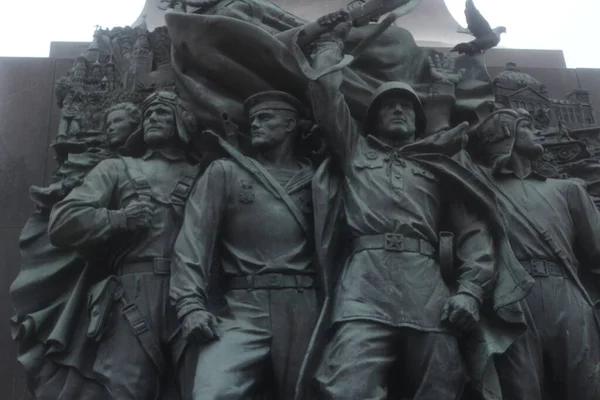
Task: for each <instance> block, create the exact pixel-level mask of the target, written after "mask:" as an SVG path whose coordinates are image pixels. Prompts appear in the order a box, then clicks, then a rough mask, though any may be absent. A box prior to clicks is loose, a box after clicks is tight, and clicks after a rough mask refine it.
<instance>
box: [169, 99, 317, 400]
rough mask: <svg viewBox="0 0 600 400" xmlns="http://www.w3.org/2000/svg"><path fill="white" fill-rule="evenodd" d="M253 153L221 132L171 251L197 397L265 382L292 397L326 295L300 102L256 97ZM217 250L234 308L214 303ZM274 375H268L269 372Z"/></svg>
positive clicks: (249, 108) (203, 399)
mask: <svg viewBox="0 0 600 400" xmlns="http://www.w3.org/2000/svg"><path fill="white" fill-rule="evenodd" d="M245 109H246V112H247V114H248V117H249V120H250V127H251V144H252V147H253V150H254V151H255V153H256V156H255V158H250V157H246V156H244V155H242V154H241V153H240V152H238V151H237V150H236V149H235V148H233V147H232V146H230V145H228V144H227V143H226V142H224V141H223V140H221V146H223V148H224V149H225V150H226V151H227V153H228V154H229V158H230V159H220V160H217V161H215V162H213V163H212V164H211V165H210V166H209V167H208V169H207V170H206V172H205V173H204V175H203V177H202V178H201V179H199V180H198V182H197V184H196V186H195V187H194V190H193V192H192V194H191V197H190V200H189V202H188V205H187V207H186V211H185V219H184V223H183V227H182V229H181V233H180V234H179V237H178V238H177V242H176V243H175V249H174V253H173V265H172V270H173V277H172V281H171V300H172V302H173V304H174V305H175V307H176V309H177V314H178V316H179V319H180V321H181V324H182V326H183V334H184V337H185V338H187V339H188V341H193V340H194V339H196V340H197V343H202V342H203V341H206V342H208V343H206V344H202V345H201V347H200V349H199V358H198V361H197V367H196V381H195V387H194V390H193V398H194V399H197V400H216V399H225V398H227V399H240V400H241V399H247V398H249V397H250V396H252V395H254V394H256V393H257V392H258V391H259V390H260V388H261V387H263V386H264V385H271V384H272V385H273V386H274V389H275V392H276V394H277V395H278V398H281V399H292V398H293V397H294V392H295V388H296V384H297V379H298V376H299V371H300V367H301V364H302V360H303V358H304V355H305V353H306V349H307V347H308V342H309V340H310V336H311V333H312V329H313V326H314V324H315V321H316V318H317V315H318V312H319V303H318V300H317V293H316V291H315V281H316V279H317V277H316V272H317V271H316V270H317V268H316V265H315V256H314V253H315V247H314V240H313V237H312V236H313V222H312V215H313V210H312V194H311V181H312V179H313V176H314V168H313V166H312V165H311V163H310V162H309V161H308V160H305V159H302V158H299V157H298V156H297V150H298V149H297V148H296V146H295V145H296V143H297V141H298V139H299V133H300V132H299V131H300V130H299V126H300V119H301V117H302V116H303V114H304V113H303V111H302V105H301V104H300V102H299V101H298V100H296V99H295V98H294V97H292V96H291V95H289V94H287V93H284V92H278V91H268V92H262V93H258V94H256V95H254V96H251V97H250V98H248V99H247V100H246V102H245ZM213 258H214V259H216V260H217V264H218V265H219V267H220V268H221V271H220V275H221V276H222V277H223V278H222V279H223V282H222V283H223V285H224V290H225V295H224V296H225V300H226V302H227V307H226V309H225V311H224V312H223V313H221V314H217V315H213V314H211V313H210V312H209V311H208V310H207V300H208V289H209V287H208V284H209V280H208V277H209V271H210V268H211V265H212V263H213ZM269 374H270V376H269Z"/></svg>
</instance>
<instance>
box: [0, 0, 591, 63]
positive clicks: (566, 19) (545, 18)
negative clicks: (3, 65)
mask: <svg viewBox="0 0 600 400" xmlns="http://www.w3.org/2000/svg"><path fill="white" fill-rule="evenodd" d="M321 1H326V0H321ZM349 1H350V0H349ZM422 1H430V0H422ZM445 1H446V5H447V6H448V8H449V10H450V12H451V14H452V15H453V16H454V17H455V18H456V19H457V20H458V22H459V23H461V24H463V25H464V22H465V21H464V15H463V10H464V0H445ZM23 3H25V4H26V6H25V5H23ZM144 3H145V0H27V1H25V0H18V1H14V0H0V6H1V10H2V16H3V17H4V18H3V21H2V24H0V37H1V38H2V39H0V56H8V57H14V56H16V57H47V56H48V51H49V48H50V42H51V41H89V40H90V39H91V37H92V34H93V31H94V26H95V25H101V26H102V27H105V28H108V27H113V26H125V25H129V24H131V23H132V22H133V21H135V19H136V18H137V17H138V15H139V14H140V11H141V9H142V7H143V5H144ZM475 4H476V5H477V7H478V8H479V9H480V11H481V12H482V13H483V14H484V15H485V16H486V18H487V19H488V20H489V21H490V23H491V24H492V25H494V26H496V25H504V26H506V27H507V29H508V32H507V34H506V35H504V36H503V39H502V42H501V47H509V48H520V49H560V50H563V51H564V54H565V58H566V61H567V65H568V66H569V67H571V68H600V55H599V54H598V52H597V51H595V50H594V48H595V45H594V44H593V43H594V42H595V40H597V39H600V35H599V34H598V25H599V24H600V22H599V21H600V0H569V1H562V0H476V1H475ZM406 18H410V15H409V16H407V17H406ZM12 38H18V40H12Z"/></svg>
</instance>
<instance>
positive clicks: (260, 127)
mask: <svg viewBox="0 0 600 400" xmlns="http://www.w3.org/2000/svg"><path fill="white" fill-rule="evenodd" d="M295 126H296V119H295V118H294V115H293V113H292V112H289V111H286V110H261V111H259V112H257V113H255V114H253V115H252V116H251V117H250V134H251V135H252V147H255V148H257V149H261V148H263V149H265V148H273V147H275V146H279V145H280V144H281V143H283V142H284V141H285V140H286V139H287V138H288V137H289V135H290V134H291V132H292V131H293V130H294V127H295Z"/></svg>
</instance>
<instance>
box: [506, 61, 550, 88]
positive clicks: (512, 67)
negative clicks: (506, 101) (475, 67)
mask: <svg viewBox="0 0 600 400" xmlns="http://www.w3.org/2000/svg"><path fill="white" fill-rule="evenodd" d="M494 82H496V83H500V84H502V83H504V84H507V83H508V84H513V85H518V86H522V87H525V86H537V87H539V86H542V84H541V83H540V81H538V80H537V79H535V78H534V77H533V76H531V75H529V74H526V73H525V72H521V71H520V70H519V69H518V68H517V64H515V63H513V62H509V63H506V67H505V68H504V71H502V72H500V73H499V74H498V75H496V77H495V78H494Z"/></svg>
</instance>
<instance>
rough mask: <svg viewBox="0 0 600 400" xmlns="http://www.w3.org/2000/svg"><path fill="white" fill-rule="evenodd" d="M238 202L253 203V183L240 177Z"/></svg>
mask: <svg viewBox="0 0 600 400" xmlns="http://www.w3.org/2000/svg"><path fill="white" fill-rule="evenodd" d="M239 197H240V203H242V204H252V203H254V198H255V196H254V183H253V182H252V181H247V180H245V179H240V194H239Z"/></svg>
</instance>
